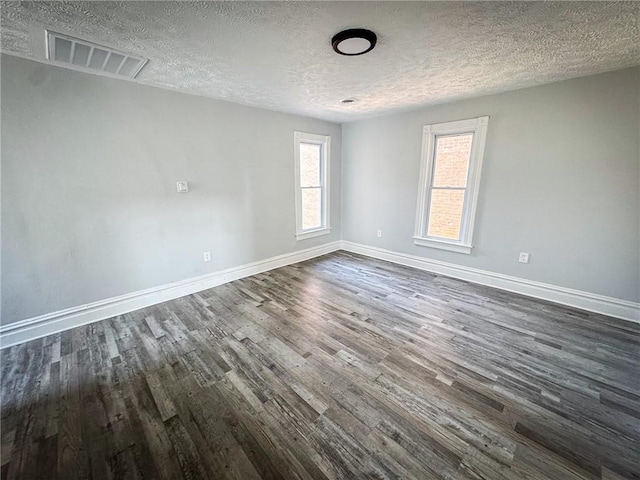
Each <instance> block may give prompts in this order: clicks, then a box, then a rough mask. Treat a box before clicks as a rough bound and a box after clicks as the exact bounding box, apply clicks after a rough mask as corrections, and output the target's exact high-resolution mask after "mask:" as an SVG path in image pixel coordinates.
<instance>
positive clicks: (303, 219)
mask: <svg viewBox="0 0 640 480" xmlns="http://www.w3.org/2000/svg"><path fill="white" fill-rule="evenodd" d="M294 145H295V175H296V238H297V239H298V240H302V239H305V238H311V237H317V236H319V235H326V234H327V233H329V232H330V231H331V229H330V228H329V151H330V149H331V137H329V136H325V135H314V134H312V133H302V132H295V133H294Z"/></svg>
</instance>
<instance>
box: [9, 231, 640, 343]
mask: <svg viewBox="0 0 640 480" xmlns="http://www.w3.org/2000/svg"><path fill="white" fill-rule="evenodd" d="M337 250H345V251H347V252H353V253H358V254H361V255H366V256H368V257H373V258H378V259H380V260H386V261H389V262H393V263H397V264H400V265H406V266H409V267H414V268H418V269H420V270H426V271H428V272H433V273H438V274H441V275H446V276H449V277H453V278H459V279H461V280H467V281H469V282H473V283H478V284H480V285H488V286H491V287H495V288H499V289H501V290H507V291H509V292H515V293H519V294H522V295H526V296H529V297H534V298H540V299H542V300H548V301H550V302H555V303H560V304H563V305H569V306H571V307H576V308H580V309H583V310H587V311H590V312H596V313H601V314H604V315H609V316H611V317H616V318H621V319H624V320H630V321H632V322H637V323H640V303H635V302H630V301H627V300H620V299H617V298H613V297H606V296H603V295H596V294H593V293H588V292H583V291H580V290H573V289H570V288H564V287H558V286H556V285H549V284H546V283H541V282H535V281H532V280H525V279H523V278H518V277H512V276H509V275H502V274H499V273H494V272H489V271H486V270H479V269H476V268H470V267H463V266H460V265H455V264H452V263H446V262H441V261H438V260H430V259H427V258H423V257H418V256H415V255H408V254H406V253H400V252H394V251H391V250H385V249H382V248H377V247H370V246H368V245H362V244H358V243H353V242H348V241H336V242H331V243H327V244H324V245H320V246H318V247H313V248H307V249H305V250H299V251H296V252H291V253H286V254H284V255H278V256H276V257H271V258H267V259H265V260H260V261H257V262H253V263H248V264H246V265H240V266H238V267H232V268H228V269H226V270H221V271H219V272H213V273H210V274H207V275H202V276H200V277H195V278H190V279H188V280H183V281H180V282H175V283H171V284H168V285H161V286H159V287H154V288H150V289H146V290H140V291H138V292H133V293H129V294H126V295H120V296H118V297H112V298H108V299H105V300H100V301H98V302H93V303H89V304H86V305H80V306H77V307H73V308H68V309H66V310H60V311H58V312H53V313H47V314H45V315H40V316H38V317H33V318H28V319H26V320H21V321H19V322H14V323H10V324H8V325H4V326H2V327H0V348H6V347H10V346H12V345H17V344H19V343H23V342H28V341H30V340H35V339H37V338H41V337H45V336H47V335H51V334H54V333H58V332H62V331H64V330H68V329H71V328H75V327H79V326H81V325H86V324H88V323H92V322H97V321H99V320H104V319H106V318H110V317H113V316H116V315H122V314H124V313H128V312H132V311H134V310H138V309H140V308H144V307H148V306H151V305H155V304H157V303H161V302H166V301H168V300H173V299H174V298H178V297H182V296H184V295H190V294H192V293H196V292H200V291H202V290H206V289H208V288H212V287H215V286H218V285H222V284H223V283H227V282H231V281H233V280H238V279H240V278H244V277H248V276H251V275H255V274H257V273H262V272H266V271H268V270H273V269H274V268H279V267H284V266H285V265H291V264H293V263H298V262H302V261H304V260H309V259H311V258H315V257H319V256H321V255H325V254H327V253H331V252H335V251H337Z"/></svg>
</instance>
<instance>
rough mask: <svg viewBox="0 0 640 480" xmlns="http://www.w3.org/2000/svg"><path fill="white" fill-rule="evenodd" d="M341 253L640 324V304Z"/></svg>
mask: <svg viewBox="0 0 640 480" xmlns="http://www.w3.org/2000/svg"><path fill="white" fill-rule="evenodd" d="M342 250H346V251H347V252H353V253H359V254H361V255H366V256H368V257H373V258H378V259H380V260H386V261H388V262H393V263H398V264H400V265H406V266H409V267H414V268H418V269H420V270H426V271H428V272H433V273H438V274H441V275H446V276H448V277H453V278H459V279H461V280H467V281H469V282H473V283H479V284H480V285H488V286H490V287H495V288H499V289H500V290H507V291H509V292H514V293H519V294H521V295H526V296H528V297H534V298H539V299H542V300H548V301H550V302H555V303H560V304H562V305H568V306H571V307H576V308H580V309H582V310H587V311H589V312H596V313H601V314H603V315H608V316H610V317H616V318H621V319H623V320H629V321H632V322H636V323H640V303H635V302H630V301H627V300H620V299H618V298H613V297H606V296H604V295H597V294H594V293H589V292H583V291H580V290H573V289H571V288H565V287H558V286H556V285H549V284H547V283H541V282H535V281H533V280H525V279H524V278H518V277H512V276H509V275H502V274H500V273H494V272H489V271H486V270H479V269H477V268H470V267H463V266H460V265H455V264H453V263H447V262H441V261H438V260H430V259H427V258H423V257H418V256H415V255H408V254H406V253H400V252H394V251H391V250H385V249H382V248H377V247H370V246H368V245H362V244H359V243H353V242H348V241H344V240H343V241H342Z"/></svg>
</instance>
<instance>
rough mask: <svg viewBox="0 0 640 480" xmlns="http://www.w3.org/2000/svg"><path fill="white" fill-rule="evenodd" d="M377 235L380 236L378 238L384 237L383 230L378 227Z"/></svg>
mask: <svg viewBox="0 0 640 480" xmlns="http://www.w3.org/2000/svg"><path fill="white" fill-rule="evenodd" d="M376 235H377V236H378V238H380V237H382V230H381V229H378V232H377V233H376Z"/></svg>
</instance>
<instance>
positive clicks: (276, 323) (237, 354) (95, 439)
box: [1, 252, 640, 480]
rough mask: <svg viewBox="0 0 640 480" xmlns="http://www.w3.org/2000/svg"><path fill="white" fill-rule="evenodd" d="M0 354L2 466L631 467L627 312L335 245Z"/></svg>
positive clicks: (488, 473) (124, 472)
mask: <svg viewBox="0 0 640 480" xmlns="http://www.w3.org/2000/svg"><path fill="white" fill-rule="evenodd" d="M1 360H2V366H1V368H2V424H1V427H2V478H3V479H5V478H7V479H16V478H22V479H39V478H42V479H53V478H60V479H73V478H93V479H128V478H145V479H179V478H235V479H243V480H244V479H247V480H249V479H255V478H265V479H276V478H285V479H298V478H300V479H307V478H314V479H354V478H375V479H396V478H414V479H431V478H447V479H455V478H464V479H519V478H524V479H546V478H548V479H554V480H555V479H607V480H613V479H621V478H626V479H637V478H640V376H639V365H640V325H636V324H633V323H630V322H624V321H621V320H616V319H612V318H608V317H605V316H601V315H596V314H591V313H585V312H582V311H578V310H574V309H571V308H566V307H562V306H558V305H552V304H549V303H545V302H541V301H537V300H533V299H529V298H525V297H521V296H518V295H514V294H510V293H506V292H501V291H498V290H492V289H490V288H485V287H481V286H477V285H472V284H468V283H465V282H462V281H458V280H453V279H450V278H446V277H441V276H436V275H432V274H429V273H425V272H421V271H418V270H413V269H410V268H405V267H400V266H397V265H393V264H390V263H386V262H381V261H377V260H372V259H368V258H365V257H361V256H357V255H351V254H347V253H343V252H339V253H336V254H331V255H327V256H324V257H321V258H318V259H314V260H311V261H307V262H304V263H300V264H297V265H292V266H289V267H284V268H280V269H277V270H273V271H270V272H267V273H263V274H260V275H255V276H253V277H249V278H246V279H243V280H239V281H235V282H232V283H230V284H226V285H223V286H220V287H217V288H214V289H211V290H207V291H203V292H201V293H199V294H195V295H190V296H188V297H184V298H180V299H177V300H174V301H171V302H167V303H164V304H161V305H156V306H154V307H151V308H146V309H144V310H140V311H136V312H133V313H130V314H127V315H122V316H119V317H115V318H111V319H109V320H104V321H102V322H98V323H94V324H91V325H87V326H84V327H79V328H76V329H74V330H71V331H67V332H64V333H62V334H57V335H51V336H49V337H47V338H44V339H40V340H35V341H32V342H29V343H27V344H23V345H19V346H15V347H12V348H8V349H5V350H3V351H2V352H1Z"/></svg>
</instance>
